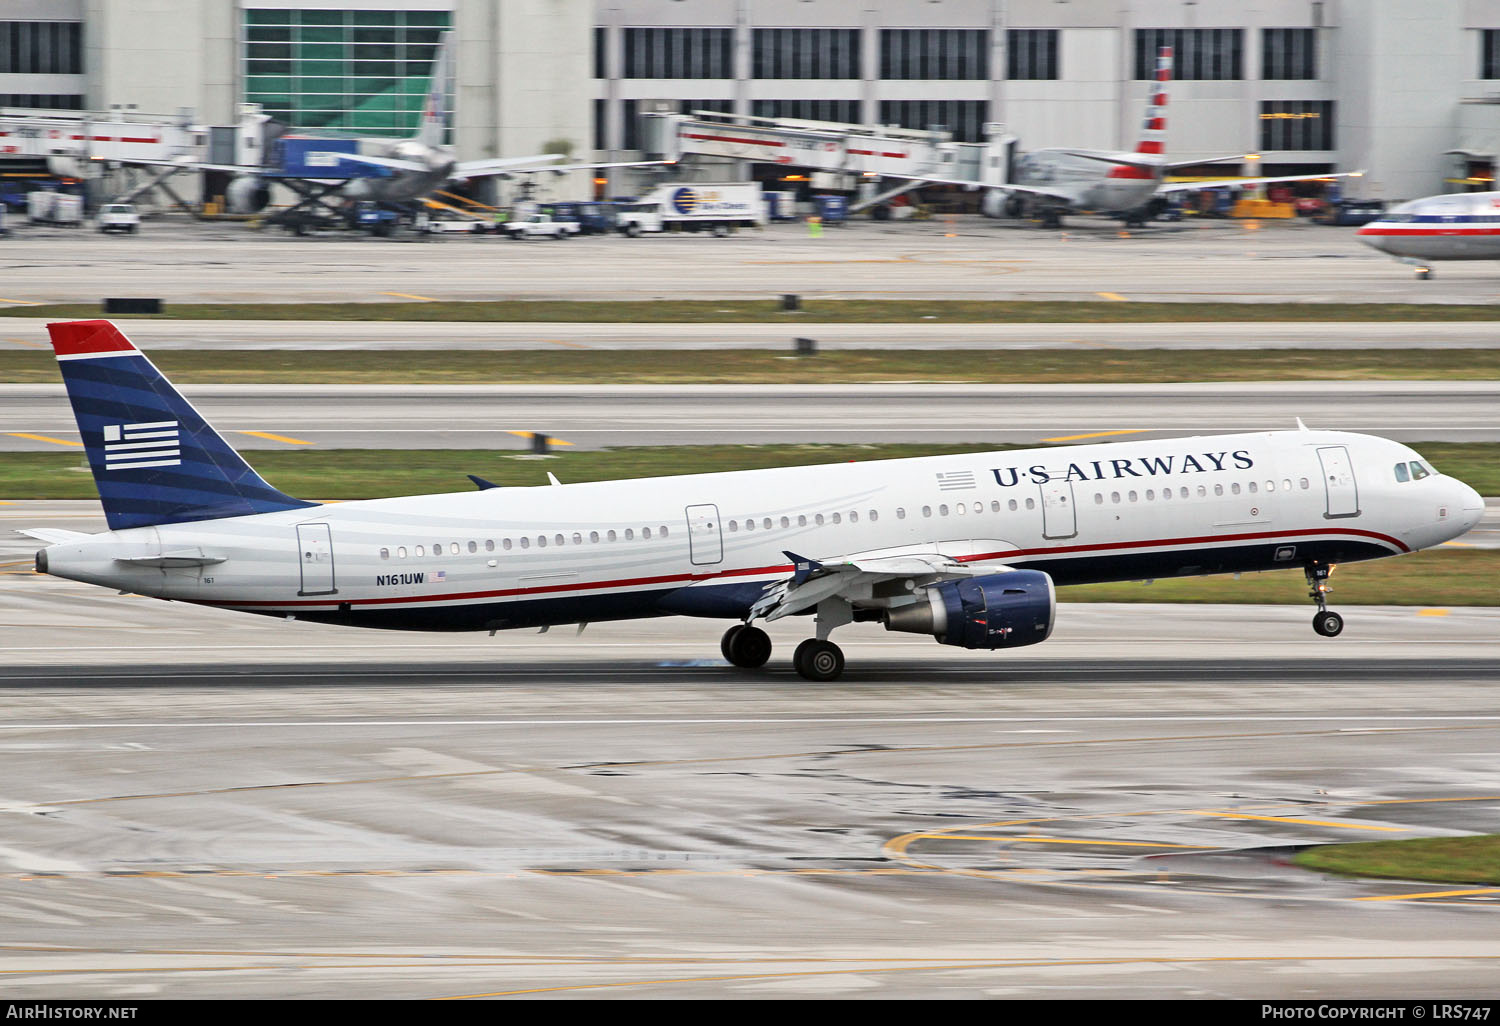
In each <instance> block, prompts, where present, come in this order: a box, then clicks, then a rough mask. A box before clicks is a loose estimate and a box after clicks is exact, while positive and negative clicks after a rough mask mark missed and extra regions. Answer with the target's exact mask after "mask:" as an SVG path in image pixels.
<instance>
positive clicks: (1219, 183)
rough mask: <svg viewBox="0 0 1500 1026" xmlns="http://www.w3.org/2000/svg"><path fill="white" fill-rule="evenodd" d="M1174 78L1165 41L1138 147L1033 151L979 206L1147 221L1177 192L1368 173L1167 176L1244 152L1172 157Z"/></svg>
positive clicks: (1035, 214) (1056, 218)
mask: <svg viewBox="0 0 1500 1026" xmlns="http://www.w3.org/2000/svg"><path fill="white" fill-rule="evenodd" d="M1171 81H1172V48H1171V47H1170V46H1164V47H1162V48H1161V49H1160V50H1159V51H1158V52H1157V57H1156V74H1155V81H1154V83H1153V85H1152V92H1151V95H1150V97H1149V98H1148V99H1147V103H1146V116H1145V119H1144V120H1143V121H1142V124H1141V135H1140V138H1139V139H1138V140H1137V142H1136V146H1135V150H1134V152H1129V153H1126V152H1121V151H1117V150H1093V149H1082V148H1077V147H1049V148H1047V149H1040V150H1032V151H1030V152H1027V153H1025V154H1023V155H1022V156H1021V157H1020V158H1019V159H1018V160H1017V161H1016V162H1015V166H1014V168H1012V169H1010V174H1009V178H1010V180H1009V181H1008V182H1006V183H1005V184H1003V185H1000V186H997V187H991V188H988V189H987V190H986V192H985V194H984V198H983V199H982V200H981V201H980V211H981V212H982V213H983V214H984V216H986V217H1029V218H1036V219H1038V220H1040V221H1041V223H1042V226H1043V227H1047V228H1056V227H1058V226H1060V225H1061V224H1062V217H1063V215H1064V214H1068V213H1078V212H1080V211H1092V212H1095V213H1098V214H1103V215H1105V216H1107V217H1113V218H1118V219H1119V220H1121V221H1123V222H1124V223H1125V224H1127V225H1140V224H1144V223H1145V222H1146V221H1149V220H1150V219H1151V218H1153V217H1155V216H1156V215H1157V214H1159V213H1161V211H1162V210H1164V209H1165V208H1166V206H1167V200H1166V197H1167V196H1168V195H1170V194H1171V193H1174V192H1199V191H1202V190H1204V189H1214V188H1255V187H1258V186H1262V185H1269V184H1272V183H1275V182H1306V181H1322V180H1324V179H1331V178H1348V177H1358V176H1360V175H1362V174H1363V173H1364V172H1362V171H1342V172H1338V173H1330V174H1317V175H1307V174H1300V175H1277V176H1268V177H1253V178H1222V179H1195V180H1193V181H1191V182H1168V181H1166V176H1167V175H1169V174H1171V173H1172V172H1173V171H1174V170H1177V169H1178V168H1185V167H1194V166H1198V165H1202V164H1213V163H1219V162H1221V161H1230V160H1232V161H1236V162H1238V161H1241V160H1243V159H1244V157H1245V154H1233V155H1231V156H1226V157H1219V158H1211V159H1208V160H1204V159H1201V158H1200V159H1198V160H1179V161H1169V160H1167V157H1166V151H1167V87H1168V85H1170V83H1171ZM892 177H900V176H892ZM921 180H922V181H930V182H943V183H947V184H953V185H966V186H970V187H972V186H986V185H989V184H990V183H987V182H973V181H966V180H961V179H953V178H944V177H942V176H921Z"/></svg>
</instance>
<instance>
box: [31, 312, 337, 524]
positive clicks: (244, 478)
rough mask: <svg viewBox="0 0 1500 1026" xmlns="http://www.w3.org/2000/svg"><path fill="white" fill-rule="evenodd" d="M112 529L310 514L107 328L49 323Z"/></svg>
mask: <svg viewBox="0 0 1500 1026" xmlns="http://www.w3.org/2000/svg"><path fill="white" fill-rule="evenodd" d="M47 331H48V332H49V333H50V334H51V336H52V349H53V351H54V352H56V353H57V363H58V368H59V370H61V372H62V378H63V383H64V384H65V385H67V388H68V399H69V400H70V401H71V402H72V404H73V416H74V417H76V418H77V420H78V432H79V434H80V435H81V436H82V437H83V445H84V449H85V451H86V452H87V453H88V459H89V467H90V469H92V470H93V472H94V484H95V485H97V486H98V488H99V499H100V501H101V502H102V503H103V505H104V515H105V518H106V519H107V520H108V522H109V526H110V529H111V530H120V529H122V528H127V527H149V526H151V525H154V524H180V523H185V522H188V521H194V520H216V519H219V518H221V517H239V516H248V515H249V514H252V513H272V512H275V511H277V510H283V509H302V508H304V507H308V506H315V505H317V504H316V503H312V502H303V501H302V500H300V499H294V498H292V497H291V496H289V495H284V494H282V493H281V492H279V491H277V490H276V489H275V488H272V487H271V486H270V485H269V484H267V483H266V482H265V481H264V480H263V479H262V478H261V476H260V475H259V474H257V473H256V472H255V471H254V470H253V469H251V467H250V465H249V464H248V463H246V462H245V461H244V460H243V459H241V458H240V454H239V453H237V452H235V451H234V449H232V448H230V446H229V443H228V442H226V441H224V439H223V438H222V437H220V435H219V433H218V432H217V431H215V430H214V429H213V428H212V427H210V426H209V425H208V423H207V422H206V421H204V419H203V418H202V417H201V416H199V415H198V411H197V410H195V409H193V407H192V405H191V404H190V403H189V402H188V401H187V400H186V399H184V398H183V397H182V395H181V394H180V393H179V392H178V391H177V389H176V388H174V387H172V383H171V382H170V381H168V380H167V379H166V377H165V376H164V375H163V374H162V372H161V371H159V370H157V369H156V367H155V366H153V365H152V363H151V361H150V360H148V359H146V356H145V354H143V353H142V352H141V351H140V350H139V349H137V348H136V347H135V346H133V345H132V344H131V343H130V340H129V339H128V338H126V337H125V335H124V334H123V333H122V332H121V331H120V329H118V328H116V327H115V326H114V324H112V323H111V322H109V321H66V322H63V323H60V324H49V325H47Z"/></svg>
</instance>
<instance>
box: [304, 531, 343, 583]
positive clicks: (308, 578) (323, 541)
mask: <svg viewBox="0 0 1500 1026" xmlns="http://www.w3.org/2000/svg"><path fill="white" fill-rule="evenodd" d="M297 559H298V562H299V563H300V564H301V567H302V587H301V589H300V590H298V592H297V594H298V595H332V594H333V593H334V592H336V591H338V589H337V588H336V587H334V581H333V536H332V534H331V533H330V532H329V529H328V525H327V524H298V525H297Z"/></svg>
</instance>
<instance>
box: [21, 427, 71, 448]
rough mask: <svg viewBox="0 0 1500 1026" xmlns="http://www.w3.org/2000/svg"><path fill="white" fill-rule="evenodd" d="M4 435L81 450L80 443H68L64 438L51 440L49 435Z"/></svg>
mask: <svg viewBox="0 0 1500 1026" xmlns="http://www.w3.org/2000/svg"><path fill="white" fill-rule="evenodd" d="M6 434H8V435H10V437H12V438H29V439H31V440H32V441H34V442H51V443H52V444H53V445H71V446H73V447H75V448H78V449H82V448H83V443H82V442H70V441H68V440H67V439H66V438H53V437H51V436H50V435H33V434H28V433H27V432H25V431H7V432H6Z"/></svg>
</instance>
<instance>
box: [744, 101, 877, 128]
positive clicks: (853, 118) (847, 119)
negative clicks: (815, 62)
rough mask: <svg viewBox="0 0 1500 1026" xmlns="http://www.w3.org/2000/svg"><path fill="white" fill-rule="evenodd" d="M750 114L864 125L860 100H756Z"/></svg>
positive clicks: (762, 116)
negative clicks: (860, 110)
mask: <svg viewBox="0 0 1500 1026" xmlns="http://www.w3.org/2000/svg"><path fill="white" fill-rule="evenodd" d="M750 113H751V114H753V115H755V116H756V117H758V118H797V119H799V120H802V121H836V122H838V123H840V124H845V125H857V124H860V123H862V120H863V119H862V118H861V117H860V114H859V101H858V100H756V101H754V102H753V103H752V104H751V105H750Z"/></svg>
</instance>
